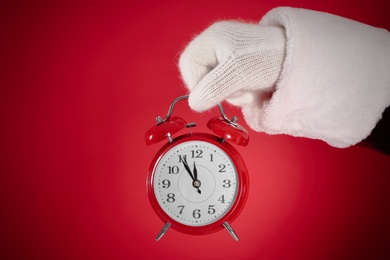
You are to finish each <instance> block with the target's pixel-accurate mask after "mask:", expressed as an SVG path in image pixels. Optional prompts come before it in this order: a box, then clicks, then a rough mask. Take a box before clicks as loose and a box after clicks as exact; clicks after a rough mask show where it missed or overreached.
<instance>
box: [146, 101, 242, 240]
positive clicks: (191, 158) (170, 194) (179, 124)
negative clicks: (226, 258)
mask: <svg viewBox="0 0 390 260" xmlns="http://www.w3.org/2000/svg"><path fill="white" fill-rule="evenodd" d="M187 98H188V95H185V96H180V97H178V98H176V99H174V100H173V102H172V103H171V105H170V107H169V110H168V113H167V116H166V117H165V119H162V118H161V117H160V116H158V117H157V118H156V120H157V125H155V126H153V127H152V128H150V129H149V130H148V131H147V132H146V136H145V141H146V144H147V145H151V144H155V143H158V142H161V141H166V144H165V145H163V146H162V148H161V149H160V150H159V151H158V152H157V154H156V155H155V157H154V158H153V160H152V162H151V165H150V167H149V172H148V175H147V181H146V183H147V193H148V197H149V200H150V203H151V205H152V207H153V209H154V211H155V212H156V214H157V215H158V216H159V217H160V218H161V220H162V221H163V222H164V223H165V225H164V226H163V228H162V229H161V231H160V232H159V233H158V235H157V237H156V240H157V241H158V240H160V238H161V237H162V236H163V235H164V234H165V233H166V232H167V230H168V229H169V228H170V227H172V229H175V230H177V231H179V232H182V233H186V234H190V235H206V234H211V233H214V232H217V231H219V230H221V229H224V228H225V229H226V230H227V231H228V232H229V234H230V235H231V236H232V237H233V238H234V239H235V240H236V241H238V240H239V238H238V236H237V234H236V232H235V231H234V230H233V228H232V227H231V225H230V223H231V222H233V221H234V220H235V219H236V218H237V216H238V215H239V214H240V212H241V211H242V209H243V207H244V205H245V202H246V200H247V197H248V188H249V178H248V171H247V168H246V166H245V163H244V160H243V159H242V157H241V156H240V154H239V153H238V151H237V150H236V149H235V148H234V147H233V145H232V144H236V145H241V146H246V145H247V144H248V141H249V135H248V132H247V131H246V129H245V128H244V127H242V126H240V125H239V124H237V117H233V118H232V119H229V118H228V117H227V116H226V114H225V112H224V110H223V107H222V105H221V104H218V107H219V110H220V113H221V116H217V117H214V118H212V119H210V121H209V122H208V123H207V126H208V128H209V129H210V130H211V131H212V132H213V133H214V134H210V133H196V132H195V133H194V132H193V131H192V128H193V127H195V126H196V123H194V122H191V123H187V122H186V121H185V120H184V119H182V118H180V117H176V116H172V112H173V109H174V106H175V104H176V103H177V102H179V101H181V100H184V99H187ZM185 128H190V129H191V130H190V131H189V133H186V134H182V135H180V136H178V137H174V135H175V134H176V133H177V132H179V131H180V130H183V129H185Z"/></svg>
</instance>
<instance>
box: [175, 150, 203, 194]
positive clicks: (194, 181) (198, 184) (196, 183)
mask: <svg viewBox="0 0 390 260" xmlns="http://www.w3.org/2000/svg"><path fill="white" fill-rule="evenodd" d="M180 158H181V161H182V163H183V165H184V168H185V169H186V171H187V172H188V174H189V175H190V176H191V179H192V180H193V182H192V186H194V188H196V189H197V190H198V193H199V194H201V193H202V192H201V191H200V189H199V187H200V181H198V180H197V179H196V178H195V177H194V176H193V175H192V173H191V169H190V166H188V163H187V159H186V158H185V157H180ZM194 163H195V162H194ZM196 174H198V173H196Z"/></svg>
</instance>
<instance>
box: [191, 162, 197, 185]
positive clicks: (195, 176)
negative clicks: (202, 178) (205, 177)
mask: <svg viewBox="0 0 390 260" xmlns="http://www.w3.org/2000/svg"><path fill="white" fill-rule="evenodd" d="M192 172H193V173H194V178H195V181H197V180H198V170H197V169H196V166H195V161H194V169H193V171H192Z"/></svg>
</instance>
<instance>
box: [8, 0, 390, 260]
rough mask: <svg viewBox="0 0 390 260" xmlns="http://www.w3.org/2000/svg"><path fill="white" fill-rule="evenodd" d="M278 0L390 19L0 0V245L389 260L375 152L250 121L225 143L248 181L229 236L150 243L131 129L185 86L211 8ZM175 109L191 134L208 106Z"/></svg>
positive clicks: (104, 253)
mask: <svg viewBox="0 0 390 260" xmlns="http://www.w3.org/2000/svg"><path fill="white" fill-rule="evenodd" d="M325 2H326V3H325ZM281 5H290V6H297V7H304V8H311V9H316V10H321V11H326V12H331V13H334V14H337V15H341V16H345V17H348V18H351V19H355V20H358V21H361V22H364V23H368V24H371V25H374V26H378V27H384V28H387V29H390V16H389V15H388V5H387V3H386V1H382V2H379V1H355V0H344V1H343V0H337V1H336V0H331V1H308V0H296V1H250V0H241V1H226V0H225V1H189V2H188V3H186V2H185V1H166V2H163V1H152V0H149V1H144V2H143V3H131V1H127V2H123V3H118V2H115V3H114V2H112V1H110V3H107V4H102V3H99V4H98V3H96V2H94V1H91V2H89V3H88V2H82V1H78V2H74V3H72V2H69V1H67V3H63V4H58V3H56V1H48V2H47V3H44V2H39V3H34V4H33V3H20V2H17V3H16V2H15V4H13V5H12V6H11V5H6V4H4V3H3V4H1V7H0V28H1V30H0V31H1V43H0V44H1V72H0V75H1V78H0V84H1V95H0V96H1V99H2V100H1V110H0V111H1V130H0V131H1V132H0V133H1V175H0V176H1V182H0V183H1V189H0V194H1V214H0V216H1V231H0V234H1V246H0V247H1V258H2V259H157V258H163V259H166V258H168V257H170V258H171V259H385V258H387V259H389V258H390V248H389V247H390V224H389V219H390V206H389V197H390V189H389V186H390V174H389V172H390V171H389V166H390V159H389V157H386V156H384V155H381V154H379V153H377V152H374V151H371V150H368V149H365V148H359V147H352V148H348V149H336V148H332V147H330V146H328V145H326V144H325V143H323V142H321V141H316V140H308V139H303V138H293V137H289V136H282V135H280V136H268V135H265V134H261V133H255V132H253V131H250V135H251V140H250V143H249V146H248V147H246V148H241V147H238V148H237V149H238V150H239V151H240V152H241V154H242V156H243V157H244V159H245V160H246V163H247V166H248V169H249V174H250V181H251V187H250V193H249V198H248V202H247V205H246V207H245V208H244V210H243V212H242V214H241V215H240V216H239V217H238V219H237V220H236V221H235V222H233V224H232V226H233V227H234V229H235V230H236V232H237V233H238V235H239V236H240V238H241V240H240V241H239V242H235V241H234V240H233V239H232V238H231V237H230V236H229V235H228V234H227V232H225V231H220V232H218V233H215V234H213V235H208V236H188V235H184V234H181V233H179V232H176V231H174V230H169V231H168V233H167V234H166V235H165V236H164V237H163V238H162V240H161V241H160V242H155V241H154V238H155V236H156V235H157V233H158V231H159V230H160V228H161V227H162V226H163V223H162V222H161V220H160V219H159V218H158V217H157V216H156V214H155V213H154V212H153V210H152V208H151V206H150V204H149V201H148V197H147V194H146V187H145V182H146V173H147V170H148V168H149V164H150V161H151V160H152V158H153V156H154V154H155V153H156V152H157V150H158V149H159V148H160V147H161V146H162V144H161V145H160V144H157V145H153V146H146V145H145V142H144V134H145V131H146V130H147V129H148V128H149V127H151V126H152V125H153V124H154V123H155V121H154V118H155V116H157V115H165V113H166V111H167V108H168V105H169V104H170V102H171V101H172V100H173V99H174V98H175V97H177V96H179V95H183V94H185V93H186V90H185V88H184V87H183V83H182V82H181V80H180V77H179V73H178V69H177V66H176V64H177V60H178V57H179V54H180V51H181V50H182V49H183V48H184V46H185V45H186V43H188V42H189V41H190V40H191V38H192V37H193V36H194V35H195V34H197V33H199V32H200V31H202V30H203V29H204V28H206V27H207V26H208V25H210V24H211V23H212V22H214V21H217V20H221V19H244V20H249V21H258V20H259V19H260V18H261V17H262V16H263V15H264V14H265V13H266V12H267V11H269V10H270V9H272V8H273V7H276V6H281ZM176 111H177V113H176V114H177V115H181V116H183V117H185V118H186V120H188V121H191V120H196V121H197V122H198V125H199V127H198V130H199V131H208V130H207V129H206V128H205V127H204V125H205V124H206V122H207V120H208V119H209V118H211V117H212V116H214V115H215V114H216V113H217V111H216V110H215V109H214V110H212V111H210V112H205V113H202V114H196V113H192V112H191V111H190V110H189V109H188V108H187V106H186V104H180V105H178V107H177V110H176ZM227 113H228V114H229V115H232V113H234V114H237V116H238V117H239V118H240V120H239V122H240V123H241V124H243V125H244V126H246V124H245V122H244V121H243V119H242V116H241V114H240V111H239V110H238V109H236V108H229V109H227Z"/></svg>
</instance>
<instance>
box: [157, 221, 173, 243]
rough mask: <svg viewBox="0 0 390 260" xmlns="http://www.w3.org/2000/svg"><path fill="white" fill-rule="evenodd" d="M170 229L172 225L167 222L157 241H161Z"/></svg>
mask: <svg viewBox="0 0 390 260" xmlns="http://www.w3.org/2000/svg"><path fill="white" fill-rule="evenodd" d="M170 227H171V223H169V222H167V223H166V224H165V225H164V227H163V228H162V229H161V230H160V232H159V233H158V235H157V237H156V241H159V240H160V239H161V238H162V237H163V236H164V235H165V233H167V231H168V229H169V228H170Z"/></svg>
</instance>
